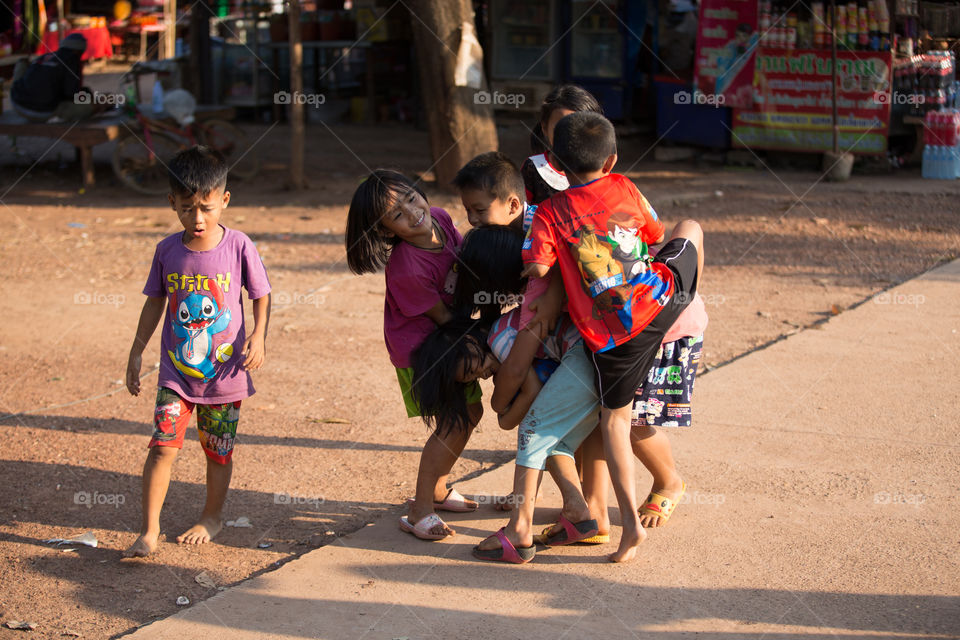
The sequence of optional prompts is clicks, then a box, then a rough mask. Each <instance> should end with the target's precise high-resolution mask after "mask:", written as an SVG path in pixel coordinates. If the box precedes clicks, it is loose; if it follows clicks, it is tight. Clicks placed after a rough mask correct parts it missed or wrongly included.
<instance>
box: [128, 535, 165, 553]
mask: <svg viewBox="0 0 960 640" xmlns="http://www.w3.org/2000/svg"><path fill="white" fill-rule="evenodd" d="M159 537H160V535H159V534H148V533H144V534H141V536H140V537H139V538H137V539H136V540H135V541H134V543H133V544H132V545H130V546H129V547H127V548H126V549H125V550H124V552H123V557H124V558H145V557H147V556H148V555H150V554H151V553H153V552H154V551H156V549H157V540H158V539H159Z"/></svg>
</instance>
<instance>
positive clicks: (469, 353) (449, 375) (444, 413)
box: [411, 317, 487, 436]
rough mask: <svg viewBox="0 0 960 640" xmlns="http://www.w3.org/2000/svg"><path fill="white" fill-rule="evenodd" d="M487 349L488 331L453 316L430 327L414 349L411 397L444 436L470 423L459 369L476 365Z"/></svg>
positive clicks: (426, 421) (427, 420)
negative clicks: (459, 377) (443, 322)
mask: <svg viewBox="0 0 960 640" xmlns="http://www.w3.org/2000/svg"><path fill="white" fill-rule="evenodd" d="M486 352H487V335H486V332H485V331H484V330H483V329H482V327H481V326H480V323H479V322H478V321H477V320H473V319H471V318H464V317H455V318H454V319H453V320H451V321H449V322H447V323H446V324H444V325H441V326H439V327H437V328H436V329H434V330H433V332H432V333H431V334H430V335H428V336H427V337H426V339H425V340H424V341H423V342H422V343H421V344H420V346H419V347H418V348H417V350H416V351H414V353H413V385H412V389H411V391H412V393H413V399H414V400H415V401H416V402H417V405H418V406H419V407H420V414H421V416H422V417H423V421H424V422H425V423H426V424H427V426H429V427H432V428H434V429H435V430H436V432H437V434H438V435H440V436H443V435H444V434H446V433H449V432H450V431H451V430H453V429H456V430H461V429H462V430H466V429H467V428H469V425H470V412H469V409H468V406H467V397H466V388H467V385H468V384H471V383H467V382H457V377H458V375H459V374H460V372H461V371H463V370H465V369H472V368H473V367H475V366H479V365H480V364H481V363H482V362H483V359H484V357H485V356H486Z"/></svg>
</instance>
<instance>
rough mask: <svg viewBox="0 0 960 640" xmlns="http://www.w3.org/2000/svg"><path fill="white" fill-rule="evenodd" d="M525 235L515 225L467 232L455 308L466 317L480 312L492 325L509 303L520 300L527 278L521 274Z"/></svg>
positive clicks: (460, 260)
mask: <svg viewBox="0 0 960 640" xmlns="http://www.w3.org/2000/svg"><path fill="white" fill-rule="evenodd" d="M522 248H523V234H522V233H521V232H519V231H517V230H516V229H514V228H513V227H508V226H504V225H490V226H488V227H478V228H476V229H473V230H471V231H470V232H469V233H467V235H466V237H464V239H463V246H461V247H460V255H459V256H458V258H457V286H456V289H455V290H454V293H453V308H454V311H455V312H456V313H457V314H459V315H463V316H471V315H473V314H474V313H475V312H477V311H479V312H480V320H481V322H482V323H483V325H484V326H486V327H489V326H490V325H491V324H493V322H494V321H495V320H496V319H497V317H498V316H499V315H500V313H501V311H502V310H503V308H504V307H505V306H511V305H512V304H513V303H515V302H519V301H520V297H519V294H520V293H521V292H522V291H523V286H524V284H526V279H525V278H521V277H520V273H521V272H522V271H523V260H522V258H521V255H520V251H521V249H522Z"/></svg>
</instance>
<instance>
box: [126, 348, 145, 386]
mask: <svg viewBox="0 0 960 640" xmlns="http://www.w3.org/2000/svg"><path fill="white" fill-rule="evenodd" d="M142 364H143V356H142V355H134V354H132V353H131V354H130V359H129V360H128V361H127V391H129V392H130V395H132V396H138V395H140V367H141V365H142Z"/></svg>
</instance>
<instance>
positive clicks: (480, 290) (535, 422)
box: [346, 85, 706, 563]
mask: <svg viewBox="0 0 960 640" xmlns="http://www.w3.org/2000/svg"><path fill="white" fill-rule="evenodd" d="M534 140H535V142H536V143H537V144H538V145H542V148H543V149H547V150H548V151H545V152H543V153H539V154H537V155H534V156H532V157H531V158H529V159H528V160H527V161H526V162H525V163H524V165H523V167H522V168H520V169H518V168H517V167H516V165H514V164H513V163H512V162H511V161H510V159H509V158H507V157H506V156H504V155H503V154H500V153H497V152H489V153H485V154H481V155H479V156H477V157H476V158H474V159H473V160H471V161H470V162H469V163H467V165H465V166H464V167H463V168H462V169H461V170H460V172H459V173H458V174H457V176H456V178H455V180H454V186H456V187H457V189H458V190H459V192H460V196H461V200H462V203H463V206H464V208H465V209H466V212H467V219H468V221H469V223H470V225H471V226H472V227H473V230H471V231H470V232H469V233H468V234H467V235H466V237H464V238H462V237H461V236H460V235H459V233H457V230H456V229H455V228H454V226H453V224H452V223H451V221H450V216H449V215H448V214H447V213H446V212H445V211H443V210H442V209H439V208H434V207H430V206H429V204H428V203H427V200H426V198H425V197H424V195H423V193H422V191H420V189H419V188H418V187H417V185H416V184H415V183H413V182H411V181H409V180H407V179H405V178H404V177H403V176H401V175H399V174H397V173H394V172H391V171H383V170H380V171H374V172H373V173H372V174H371V175H370V176H369V177H368V178H367V179H366V181H365V182H364V183H363V184H362V185H361V186H360V187H359V189H358V190H357V192H356V194H355V195H354V198H353V202H352V203H351V206H350V210H349V213H348V217H347V234H346V248H347V258H348V262H349V264H350V267H351V269H352V270H353V271H354V272H355V273H369V272H376V271H378V270H379V269H380V268H381V267H383V268H384V271H385V276H386V285H387V292H386V304H385V312H384V337H385V339H386V343H387V350H388V352H389V354H390V358H391V362H392V363H393V364H394V366H395V367H396V368H397V377H398V380H399V382H400V389H401V394H402V396H403V399H404V403H405V405H406V407H407V415H408V416H416V415H420V416H422V417H423V419H424V421H425V422H426V423H427V424H428V425H430V426H432V427H433V432H432V434H431V435H430V437H429V439H428V440H427V443H426V445H425V447H424V449H423V453H422V455H421V460H420V469H419V475H418V479H417V490H416V495H415V497H414V498H413V499H412V500H411V501H410V503H409V510H408V513H407V514H406V515H405V516H403V517H402V518H401V520H400V528H401V529H402V530H404V531H407V532H409V533H412V534H413V535H415V536H417V537H419V538H423V539H426V540H438V539H442V538H444V537H446V536H449V535H452V534H453V533H454V531H453V530H452V529H451V528H450V527H449V526H448V525H447V524H446V523H445V522H444V521H443V520H442V519H441V518H440V516H439V515H438V514H437V511H470V510H473V509H476V508H477V503H476V502H474V501H472V500H468V499H466V498H464V497H463V496H462V495H460V494H459V492H457V491H456V490H455V489H449V488H448V487H447V480H448V477H449V473H450V469H451V468H452V466H453V464H454V463H455V462H456V460H457V458H458V457H459V455H460V453H461V452H462V451H463V448H464V446H465V445H466V443H467V441H468V440H469V438H470V434H471V432H472V430H473V429H474V427H475V426H476V425H477V422H478V421H479V419H480V417H481V416H482V414H483V408H482V405H481V402H480V390H479V387H478V385H477V380H478V379H479V378H488V377H490V376H493V381H494V393H493V396H492V398H491V400H490V407H491V408H492V409H493V410H494V411H495V412H496V413H497V418H498V422H499V424H500V426H501V427H502V428H504V429H513V428H517V459H516V471H515V475H514V487H513V494H512V499H511V500H510V501H509V502H510V503H511V504H513V505H515V508H514V509H513V510H512V513H511V515H510V520H509V522H508V523H507V525H506V526H505V527H503V528H501V529H500V530H499V531H498V532H497V533H495V534H494V535H492V536H490V537H489V538H487V539H486V540H484V541H482V542H481V543H480V544H479V545H478V546H477V547H475V549H474V555H475V556H476V557H478V558H480V559H484V560H494V561H504V562H513V563H522V562H527V561H529V560H530V559H532V558H533V556H534V555H535V549H536V546H535V544H536V542H541V543H545V544H548V545H563V544H572V543H574V542H594V543H602V542H607V541H609V530H610V524H609V517H608V515H607V505H606V496H607V491H608V487H609V482H610V481H612V484H613V488H614V492H615V494H616V497H617V501H618V504H619V507H620V515H621V522H622V525H623V533H622V535H621V540H620V545H619V547H618V548H617V550H616V551H615V552H614V553H613V554H611V555H610V559H611V560H613V561H617V562H622V561H628V560H630V559H631V558H632V557H633V556H634V555H635V553H636V547H637V545H639V543H640V542H641V541H642V540H643V539H644V537H645V534H644V528H645V527H649V526H659V525H661V524H663V523H665V522H666V520H667V519H668V518H669V517H670V514H671V513H672V511H673V508H674V507H675V506H676V504H677V502H678V500H679V499H680V498H681V496H682V494H683V492H684V490H685V485H684V483H683V480H682V479H681V477H680V475H679V474H678V473H677V470H676V466H675V464H674V461H673V456H672V453H671V449H670V443H669V440H667V438H666V436H665V435H664V434H663V432H662V431H661V430H660V429H659V428H658V427H660V426H667V425H670V424H673V425H677V426H680V425H681V424H689V419H690V410H689V406H690V405H689V400H690V393H691V392H692V385H693V378H694V375H695V372H696V365H697V361H698V359H699V348H700V345H701V342H702V333H703V328H704V327H705V326H706V313H705V312H704V310H703V305H702V302H701V301H700V300H699V298H698V297H697V296H696V288H697V281H698V279H699V275H700V273H702V270H703V234H702V231H701V229H700V227H699V225H698V224H697V223H695V222H692V221H685V222H681V223H680V224H678V225H677V226H676V227H675V228H674V230H673V232H672V234H671V236H670V238H669V240H668V241H667V242H666V244H664V245H663V246H662V247H661V248H660V250H659V252H657V253H656V256H655V257H654V256H653V255H652V253H653V252H652V251H651V250H650V246H651V245H655V244H659V243H661V242H663V240H664V237H665V234H664V227H663V224H662V223H661V222H660V220H659V219H658V217H657V214H656V212H655V211H654V209H653V207H651V206H650V204H649V203H648V202H647V201H646V199H645V198H644V197H643V195H642V194H641V193H640V192H639V191H638V190H637V188H636V187H635V186H634V185H633V183H632V182H630V180H628V179H627V178H625V177H624V176H621V175H618V174H615V173H613V168H614V165H615V164H616V161H617V151H616V137H615V134H614V129H613V125H612V124H610V122H609V121H608V120H607V119H606V118H604V117H603V115H602V114H601V113H600V107H599V105H598V104H597V102H596V100H595V99H594V98H593V96H591V95H590V94H589V93H588V92H586V91H584V90H583V89H581V88H579V87H575V86H571V85H565V86H562V87H558V88H557V89H555V90H554V91H553V92H552V93H551V94H550V96H548V97H547V99H546V100H545V103H544V105H543V107H542V111H541V117H540V122H539V126H538V128H537V131H535V133H534ZM531 201H534V202H531ZM514 302H519V304H518V305H516V306H513V303H514ZM691 303H693V306H692V307H691ZM564 305H565V306H566V309H567V310H566V312H563V313H561V308H562V307H563V306H564ZM668 334H669V335H668ZM668 393H669V395H667V394H668ZM578 450H580V451H581V456H580V469H578V467H577V451H578ZM634 456H636V457H637V458H639V459H640V460H641V462H642V463H643V464H644V465H645V466H646V467H647V468H648V469H649V470H650V471H651V474H652V475H653V478H654V483H653V491H651V494H650V496H649V497H648V498H647V500H646V501H645V503H644V504H643V505H642V506H639V505H638V504H637V498H636V495H635V488H634V480H633V477H634V475H633V474H634V462H633V460H634ZM544 470H547V471H549V472H550V474H551V476H552V477H553V479H554V480H555V481H556V482H557V485H558V487H559V488H560V492H561V495H562V497H563V508H562V511H561V515H560V517H559V519H558V521H557V523H556V524H555V525H553V526H551V527H548V528H547V529H546V530H544V531H543V532H541V533H540V534H539V535H537V534H535V532H534V530H533V515H534V510H535V504H536V496H537V489H538V487H539V483H540V479H541V476H542V472H543V471H544Z"/></svg>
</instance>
